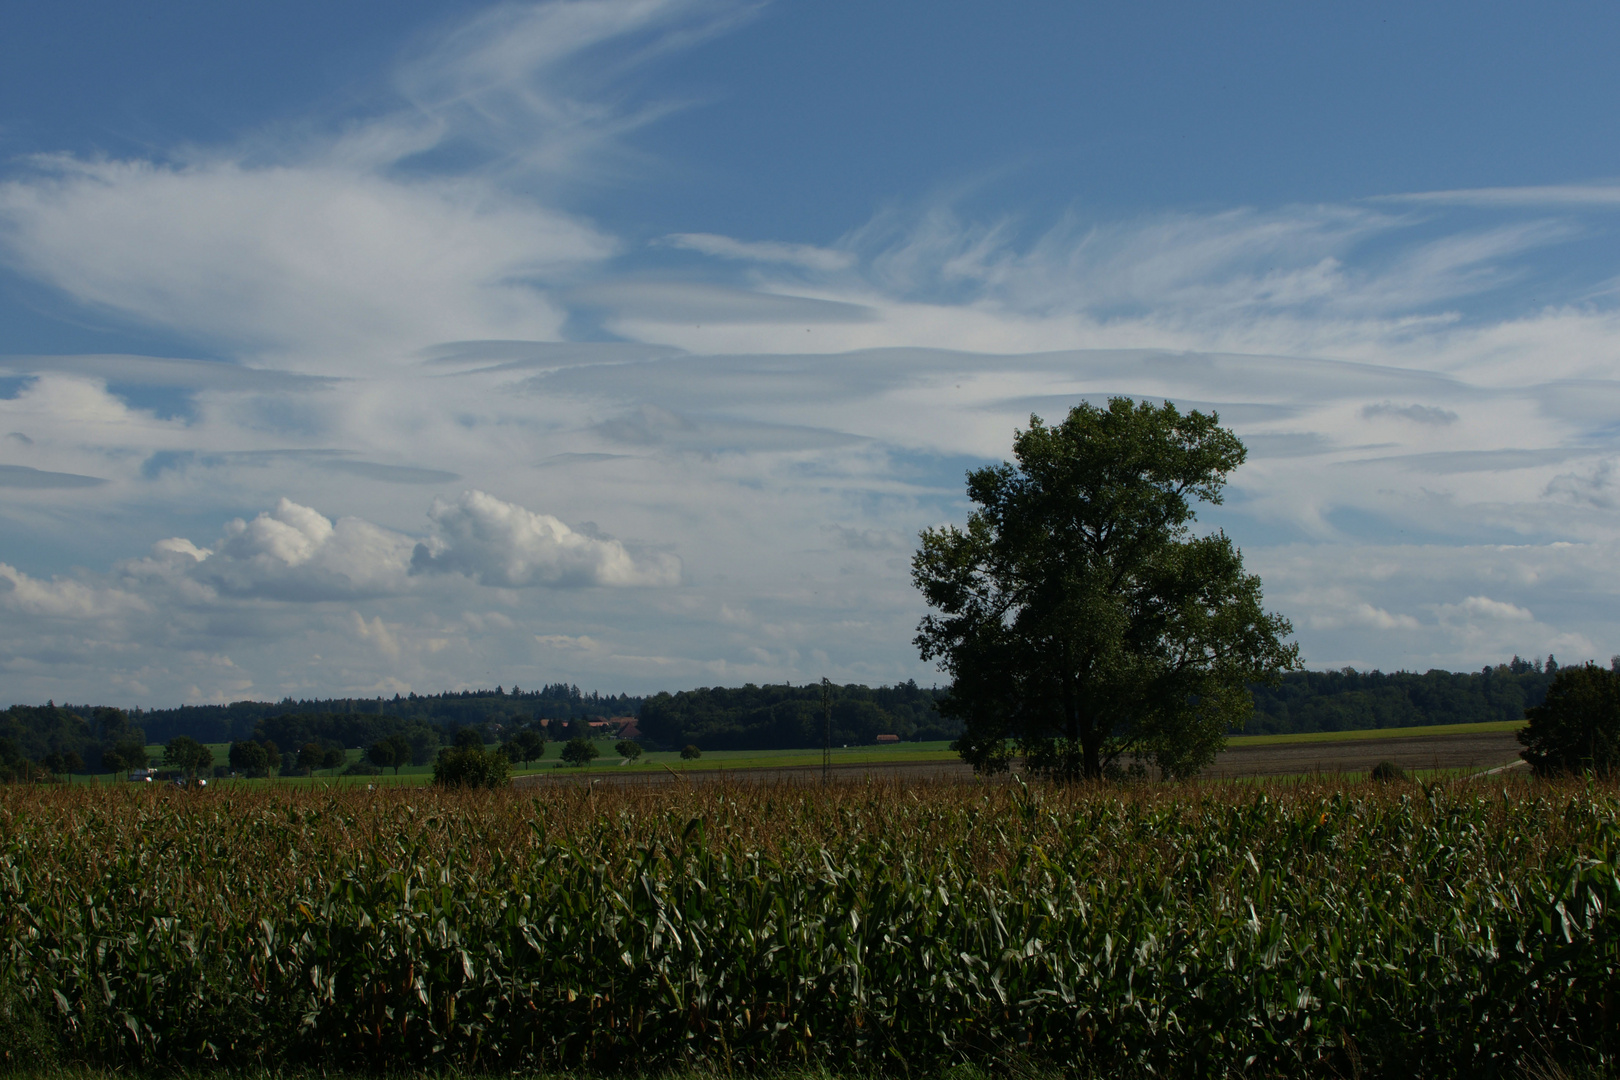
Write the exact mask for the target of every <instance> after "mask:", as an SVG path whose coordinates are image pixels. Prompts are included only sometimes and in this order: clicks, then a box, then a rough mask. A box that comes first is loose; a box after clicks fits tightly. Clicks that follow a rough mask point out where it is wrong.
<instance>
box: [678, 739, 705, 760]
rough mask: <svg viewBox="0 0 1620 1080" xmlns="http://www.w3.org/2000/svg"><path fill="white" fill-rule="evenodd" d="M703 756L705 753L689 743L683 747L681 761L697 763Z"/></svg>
mask: <svg viewBox="0 0 1620 1080" xmlns="http://www.w3.org/2000/svg"><path fill="white" fill-rule="evenodd" d="M702 756H703V751H702V750H699V749H698V748H697V747H696V746H694V745H692V744H691V743H687V744H686V745H685V746H683V747H681V760H682V761H696V760H697V759H698V758H700V757H702Z"/></svg>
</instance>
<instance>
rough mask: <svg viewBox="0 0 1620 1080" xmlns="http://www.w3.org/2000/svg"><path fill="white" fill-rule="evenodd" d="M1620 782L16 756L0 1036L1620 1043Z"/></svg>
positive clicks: (609, 1051)
mask: <svg viewBox="0 0 1620 1080" xmlns="http://www.w3.org/2000/svg"><path fill="white" fill-rule="evenodd" d="M1617 809H1620V794H1617V792H1616V789H1614V788H1613V787H1592V786H1577V785H1559V784H1547V783H1541V782H1525V781H1521V782H1519V783H1518V784H1517V785H1512V786H1507V787H1504V786H1502V785H1501V784H1496V785H1494V786H1478V785H1469V784H1457V785H1451V786H1438V785H1437V786H1435V787H1433V788H1431V789H1428V790H1424V789H1421V788H1418V787H1417V786H1415V785H1401V784H1373V783H1367V784H1357V785H1349V786H1345V785H1340V786H1334V785H1329V784H1325V783H1306V784H1298V785H1273V786H1270V787H1259V788H1256V787H1253V786H1227V787H1221V786H1212V787H1203V788H1200V787H1196V786H1189V787H1151V786H1142V787H1138V788H1119V787H1097V788H1088V787H1080V786H1070V787H1053V788H1039V787H1035V788H1026V787H1024V786H1022V785H1021V784H1017V783H1013V784H972V783H965V784H955V783H940V784H933V785H915V784H913V785H909V786H902V785H879V784H850V785H842V786H840V785H832V786H829V787H826V788H821V787H799V786H793V785H789V784H762V785H757V786H747V785H728V786H721V785H713V786H702V785H687V784H669V785H665V786H652V785H649V786H635V785H623V786H614V787H604V786H598V787H596V788H591V787H586V786H582V785H575V784H570V783H557V784H555V785H551V786H542V787H537V788H532V789H528V790H526V791H522V792H515V791H512V790H510V789H508V790H505V791H497V792H487V791H476V792H475V791H446V790H434V789H395V788H383V789H380V790H375V791H366V790H361V789H356V788H350V789H342V790H326V791H315V790H308V789H299V790H288V789H283V788H257V789H255V788H250V787H246V786H243V787H236V788H232V787H231V786H229V785H224V786H221V787H218V788H209V789H207V790H205V791H195V792H193V791H178V790H167V789H160V790H152V791H148V790H130V789H119V788H101V789H92V788H82V787H81V788H71V789H60V788H57V789H45V790H42V789H38V788H16V787H12V788H4V789H0V931H3V933H0V950H3V951H0V1029H4V1030H0V1043H4V1044H5V1045H4V1047H3V1048H0V1053H11V1054H13V1055H16V1054H21V1053H27V1054H30V1055H38V1054H42V1053H43V1054H55V1055H57V1056H59V1057H60V1058H62V1059H64V1060H70V1061H82V1062H85V1063H89V1064H92V1065H99V1066H109V1067H141V1068H153V1067H157V1068H179V1067H186V1068H190V1067H197V1066H202V1065H206V1064H207V1063H211V1062H214V1063H223V1064H226V1065H231V1066H233V1067H234V1066H248V1065H273V1066H280V1065H284V1064H295V1065H296V1064H302V1065H308V1066H311V1067H319V1068H332V1069H344V1070H375V1071H379V1072H381V1071H397V1070H400V1069H442V1068H454V1069H462V1070H488V1071H496V1070H516V1069H522V1070H536V1069H559V1070H560V1069H587V1070H594V1071H602V1072H616V1071H628V1070H636V1071H642V1072H645V1071H649V1070H660V1069H666V1068H676V1067H682V1066H692V1065H697V1066H724V1067H727V1068H737V1069H744V1070H763V1069H775V1068H783V1067H797V1066H808V1067H829V1068H834V1069H839V1070H856V1071H866V1072H873V1071H876V1072H892V1073H905V1074H907V1075H910V1074H913V1073H918V1072H926V1071H931V1070H937V1069H941V1068H945V1067H947V1066H950V1065H953V1064H957V1063H973V1064H977V1065H980V1066H986V1065H988V1066H992V1067H993V1066H994V1065H995V1064H996V1063H997V1062H1003V1061H1006V1060H1009V1059H1011V1058H1013V1057H1016V1058H1017V1059H1018V1060H1034V1061H1040V1062H1044V1063H1046V1064H1047V1065H1049V1066H1050V1067H1052V1068H1055V1069H1058V1070H1061V1071H1068V1072H1074V1073H1088V1072H1093V1073H1097V1074H1106V1075H1138V1074H1140V1075H1199V1076H1207V1075H1214V1076H1219V1075H1260V1076H1264V1075H1277V1074H1282V1073H1296V1072H1300V1071H1332V1070H1337V1071H1339V1072H1342V1073H1344V1074H1349V1073H1350V1072H1352V1071H1357V1070H1359V1071H1361V1073H1362V1074H1363V1075H1380V1074H1390V1073H1395V1074H1398V1075H1401V1076H1411V1075H1459V1076H1489V1075H1518V1072H1517V1071H1516V1070H1517V1069H1518V1068H1519V1067H1520V1066H1521V1065H1522V1064H1523V1063H1524V1062H1525V1061H1526V1060H1527V1059H1528V1057H1529V1056H1531V1055H1537V1056H1545V1055H1549V1054H1550V1055H1551V1056H1552V1057H1554V1058H1562V1059H1564V1060H1566V1061H1568V1062H1572V1063H1581V1064H1585V1065H1595V1066H1597V1067H1602V1068H1612V1067H1613V1063H1614V1061H1615V1057H1616V1054H1617V1053H1620V1034H1617V1033H1620V1014H1617V1012H1616V1009H1617V1004H1616V997H1617V995H1616V991H1617V990H1620V934H1617V931H1620V870H1617V866H1620V861H1617V853H1620V828H1617V825H1616V811H1617ZM7 1032H11V1033H12V1034H7Z"/></svg>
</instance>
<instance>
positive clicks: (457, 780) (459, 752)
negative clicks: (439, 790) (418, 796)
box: [433, 746, 512, 788]
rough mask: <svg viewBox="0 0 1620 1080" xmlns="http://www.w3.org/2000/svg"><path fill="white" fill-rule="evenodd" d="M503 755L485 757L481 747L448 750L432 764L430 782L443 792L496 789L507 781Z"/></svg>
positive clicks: (508, 764) (509, 766)
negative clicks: (452, 789) (445, 788)
mask: <svg viewBox="0 0 1620 1080" xmlns="http://www.w3.org/2000/svg"><path fill="white" fill-rule="evenodd" d="M511 769H512V763H511V762H510V761H509V760H507V757H506V755H505V754H488V753H485V752H484V748H483V747H481V746H478V747H473V746H448V747H445V748H444V749H443V750H440V751H439V756H438V758H437V760H435V761H434V762H433V782H434V783H435V784H438V785H439V786H440V787H447V788H498V787H505V786H506V784H507V783H509V782H510V780H511Z"/></svg>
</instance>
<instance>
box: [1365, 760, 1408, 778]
mask: <svg viewBox="0 0 1620 1080" xmlns="http://www.w3.org/2000/svg"><path fill="white" fill-rule="evenodd" d="M1371 775H1372V778H1373V779H1374V780H1405V779H1406V770H1405V769H1403V768H1401V767H1400V766H1399V765H1397V764H1395V763H1394V762H1393V761H1380V762H1379V763H1378V764H1376V765H1374V766H1373V767H1372V774H1371Z"/></svg>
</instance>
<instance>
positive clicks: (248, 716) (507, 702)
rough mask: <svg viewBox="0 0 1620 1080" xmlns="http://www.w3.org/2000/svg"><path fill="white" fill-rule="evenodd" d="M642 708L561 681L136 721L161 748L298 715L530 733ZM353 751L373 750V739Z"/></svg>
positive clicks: (185, 708)
mask: <svg viewBox="0 0 1620 1080" xmlns="http://www.w3.org/2000/svg"><path fill="white" fill-rule="evenodd" d="M641 702H642V699H641V698H639V697H634V696H632V695H629V694H618V695H614V694H598V693H596V692H594V691H593V692H591V693H588V694H587V693H582V692H581V691H580V689H579V687H578V686H573V685H570V684H568V683H553V684H551V685H548V686H545V687H542V688H541V689H539V690H522V689H519V688H518V687H516V686H514V687H512V688H511V689H510V690H508V689H506V688H505V687H501V686H497V687H496V688H495V689H494V690H461V691H452V692H449V693H443V694H406V695H400V694H395V695H394V696H393V697H391V698H384V697H376V698H315V699H302V700H294V699H292V698H283V699H282V700H280V701H276V702H269V701H237V702H232V703H231V704H229V705H182V706H180V707H179V708H176V709H149V710H139V709H137V710H135V711H134V712H133V713H131V714H130V715H131V718H132V720H133V722H134V723H136V724H139V725H140V726H141V727H142V728H143V729H145V731H146V733H147V736H148V737H149V738H150V739H151V740H152V741H153V742H161V743H166V742H168V741H169V740H170V739H172V738H174V737H175V736H176V735H189V736H191V737H192V738H194V739H198V740H200V741H202V742H213V743H221V742H233V741H238V740H245V739H252V738H253V737H254V734H253V733H254V731H255V730H256V729H257V728H258V727H259V725H260V724H261V723H263V722H265V721H268V720H272V719H274V718H277V717H285V716H295V715H304V716H310V715H323V716H329V715H339V714H341V715H345V716H354V717H373V718H378V719H386V720H393V721H403V722H405V723H406V724H407V725H411V724H415V725H419V726H422V727H426V728H437V729H440V730H442V731H445V732H454V731H455V730H457V729H458V728H463V727H478V726H481V725H488V724H501V725H503V726H505V727H511V726H514V725H515V726H518V727H523V726H527V725H529V724H532V723H534V722H536V721H539V720H576V719H585V718H587V717H591V716H635V715H637V714H638V713H639V712H640V711H641ZM278 741H279V740H278ZM288 745H293V744H288V743H282V746H283V747H286V746H288ZM347 745H350V746H357V745H365V740H361V741H359V742H348V743H347Z"/></svg>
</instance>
